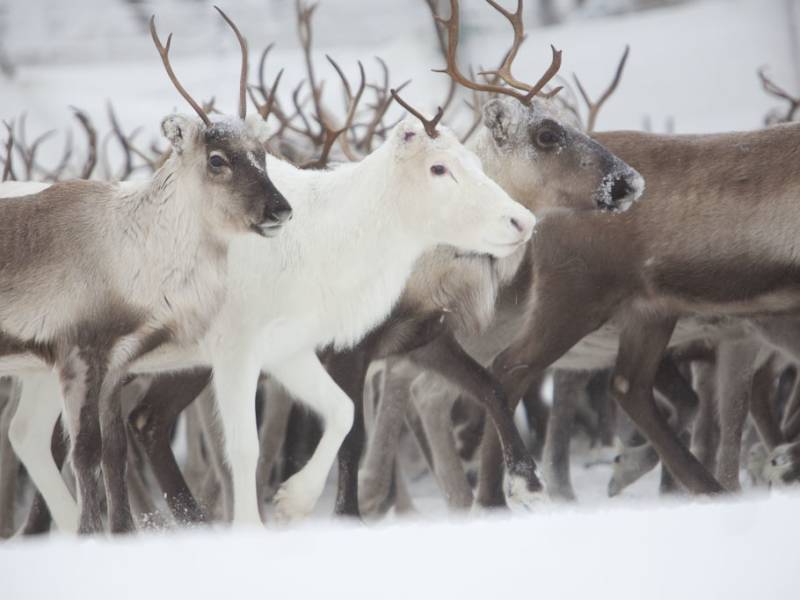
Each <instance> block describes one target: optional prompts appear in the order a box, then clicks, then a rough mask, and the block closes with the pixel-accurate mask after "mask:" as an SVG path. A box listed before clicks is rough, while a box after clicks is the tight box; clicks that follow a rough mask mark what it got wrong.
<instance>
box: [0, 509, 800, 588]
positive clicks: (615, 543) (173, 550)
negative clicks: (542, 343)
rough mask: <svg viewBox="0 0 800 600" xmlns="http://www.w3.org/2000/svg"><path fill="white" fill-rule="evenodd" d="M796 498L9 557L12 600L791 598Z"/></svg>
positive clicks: (250, 535) (212, 535)
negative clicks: (188, 599) (51, 599)
mask: <svg viewBox="0 0 800 600" xmlns="http://www.w3.org/2000/svg"><path fill="white" fill-rule="evenodd" d="M799 501H800V497H799V496H797V495H793V496H789V495H779V496H774V497H772V498H769V499H749V500H741V501H727V502H721V501H718V502H713V503H712V502H701V501H696V502H692V503H689V504H681V505H666V506H665V505H663V504H662V505H657V506H656V505H646V506H638V507H636V508H625V509H604V510H601V511H600V510H587V509H583V508H580V509H579V508H556V507H553V508H543V509H541V510H539V511H537V513H536V514H530V515H524V516H512V517H491V518H490V517H482V518H478V519H463V520H462V519H450V520H437V521H426V520H415V521H412V522H404V523H402V524H392V525H383V526H377V527H365V526H361V525H348V524H341V523H330V522H311V523H308V524H306V525H304V526H302V527H297V528H294V529H291V530H286V531H280V530H266V531H257V530H237V531H226V530H215V531H202V532H201V531H195V532H186V533H180V534H146V535H139V536H138V537H136V538H118V539H114V540H101V539H90V540H74V539H67V538H54V539H50V540H46V541H37V542H25V543H20V542H12V543H10V544H7V545H5V546H1V547H0V577H2V581H3V586H4V592H6V593H7V594H8V595H6V596H5V597H7V598H14V599H15V600H23V599H26V598H43V599H44V598H63V599H69V598H82V599H89V598H115V600H122V599H125V598H132V599H134V598H135V599H141V598H151V597H154V598H174V599H178V598H192V599H193V600H199V599H203V598H215V599H218V598H247V597H277V598H280V597H286V596H287V595H288V597H301V598H323V597H324V598H343V597H347V598H381V599H390V598H412V597H420V598H436V597H439V598H455V597H462V598H479V597H488V598H501V597H508V596H509V595H510V596H511V597H515V596H520V595H521V596H522V597H536V598H614V599H615V600H624V599H626V598H630V599H636V600H640V599H642V598H647V599H648V600H656V599H659V598H669V599H674V598H725V599H726V600H736V599H739V598H742V599H750V598H792V597H795V595H796V585H797V583H798V579H797V577H798V575H797V567H798V557H797V553H796V551H795V550H794V548H795V547H796V543H797V539H798V534H800V520H798V519H797V507H798V502H799Z"/></svg>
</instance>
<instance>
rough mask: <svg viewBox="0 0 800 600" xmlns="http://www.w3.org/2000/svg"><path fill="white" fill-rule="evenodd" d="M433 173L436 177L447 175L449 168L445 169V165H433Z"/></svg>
mask: <svg viewBox="0 0 800 600" xmlns="http://www.w3.org/2000/svg"><path fill="white" fill-rule="evenodd" d="M431 173H433V174H434V175H444V174H445V173H447V167H445V166H444V165H433V166H432V167H431Z"/></svg>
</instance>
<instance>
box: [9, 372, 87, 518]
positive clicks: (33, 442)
mask: <svg viewBox="0 0 800 600" xmlns="http://www.w3.org/2000/svg"><path fill="white" fill-rule="evenodd" d="M61 394H62V390H61V388H60V386H59V382H58V379H56V378H55V377H54V376H53V375H52V374H50V373H43V374H36V375H25V376H23V378H22V395H21V396H20V404H19V407H18V409H17V412H16V414H15V415H14V419H13V420H12V422H11V429H10V431H9V435H10V437H11V444H12V445H13V446H14V451H15V452H16V453H17V456H19V457H20V460H21V461H22V464H24V465H25V468H26V469H27V471H28V475H30V477H31V479H32V480H33V483H34V484H35V485H36V488H37V489H38V490H39V493H40V494H41V495H42V497H43V498H44V500H45V502H46V503H47V508H48V509H49V510H50V514H51V515H52V517H53V520H54V521H55V523H56V526H57V527H58V529H59V530H61V531H64V532H67V533H76V532H77V531H78V519H79V511H78V505H77V503H76V502H75V499H74V498H73V497H72V494H71V493H70V491H69V489H68V488H67V485H66V483H65V482H64V478H63V477H62V476H61V470H60V468H59V466H58V465H57V464H56V463H55V462H54V461H53V453H52V452H51V441H52V435H53V428H54V426H55V424H56V422H57V421H58V417H59V415H60V414H61V410H62V404H61V402H60V397H61Z"/></svg>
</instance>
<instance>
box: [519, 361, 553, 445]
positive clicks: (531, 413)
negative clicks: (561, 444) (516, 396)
mask: <svg viewBox="0 0 800 600" xmlns="http://www.w3.org/2000/svg"><path fill="white" fill-rule="evenodd" d="M543 381H544V373H541V374H540V375H539V377H537V378H536V379H534V381H533V383H531V385H530V387H529V388H528V389H527V390H526V391H525V393H524V394H523V395H522V404H523V405H524V406H525V420H526V421H527V423H528V431H529V432H530V438H531V439H530V441H529V444H528V445H529V447H530V451H531V454H533V456H534V459H535V460H540V459H541V458H542V453H543V452H544V446H545V444H546V443H547V426H548V422H549V419H550V409H549V408H548V406H547V404H545V401H544V398H542V382H543Z"/></svg>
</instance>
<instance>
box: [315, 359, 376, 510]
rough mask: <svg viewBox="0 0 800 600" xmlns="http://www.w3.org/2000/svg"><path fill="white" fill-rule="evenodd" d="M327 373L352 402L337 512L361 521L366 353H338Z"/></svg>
mask: <svg viewBox="0 0 800 600" xmlns="http://www.w3.org/2000/svg"><path fill="white" fill-rule="evenodd" d="M326 363H327V367H328V372H329V373H330V374H331V377H332V378H333V380H334V381H335V382H336V383H337V384H338V385H339V387H340V388H341V389H342V391H344V393H345V394H347V395H348V397H349V398H350V399H352V401H353V405H354V412H353V426H352V427H351V429H350V431H349V433H348V434H347V436H346V437H345V438H344V442H343V443H342V446H341V448H339V453H338V465H339V470H338V477H339V481H338V486H337V492H336V507H335V509H334V510H335V513H336V514H337V515H340V516H348V517H355V518H357V519H359V518H361V513H360V512H359V507H358V465H359V462H360V461H361V455H362V453H363V452H364V441H365V437H366V433H365V431H364V379H365V377H366V375H367V367H369V364H368V361H367V352H366V350H364V349H363V348H360V347H356V348H353V349H352V350H349V351H344V352H335V353H333V354H332V355H331V356H330V357H329V358H328V360H327V361H326Z"/></svg>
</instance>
